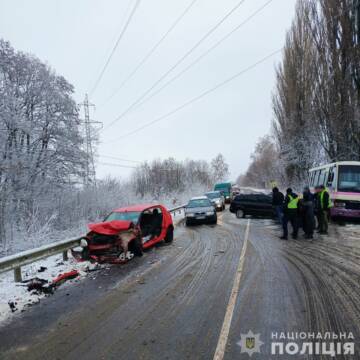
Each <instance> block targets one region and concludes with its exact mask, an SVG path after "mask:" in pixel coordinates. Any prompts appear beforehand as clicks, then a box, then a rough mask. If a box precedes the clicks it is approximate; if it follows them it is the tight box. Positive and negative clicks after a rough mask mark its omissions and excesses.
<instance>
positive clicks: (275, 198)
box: [272, 187, 284, 224]
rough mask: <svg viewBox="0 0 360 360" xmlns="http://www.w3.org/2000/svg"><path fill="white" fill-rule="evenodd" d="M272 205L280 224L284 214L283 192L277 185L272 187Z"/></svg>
mask: <svg viewBox="0 0 360 360" xmlns="http://www.w3.org/2000/svg"><path fill="white" fill-rule="evenodd" d="M272 206H273V207H274V209H275V212H276V217H277V219H278V221H279V223H280V224H282V220H283V216H284V212H283V209H284V194H283V193H282V192H281V191H279V189H278V188H277V187H274V188H273V190H272Z"/></svg>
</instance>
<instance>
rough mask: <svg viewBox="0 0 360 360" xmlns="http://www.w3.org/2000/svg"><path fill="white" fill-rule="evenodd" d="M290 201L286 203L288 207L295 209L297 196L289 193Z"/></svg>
mask: <svg viewBox="0 0 360 360" xmlns="http://www.w3.org/2000/svg"><path fill="white" fill-rule="evenodd" d="M288 197H289V199H290V201H289V203H288V206H287V207H288V209H297V207H298V202H299V198H298V197H296V198H293V197H292V196H291V195H288Z"/></svg>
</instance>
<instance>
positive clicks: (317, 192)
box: [313, 186, 320, 230]
mask: <svg viewBox="0 0 360 360" xmlns="http://www.w3.org/2000/svg"><path fill="white" fill-rule="evenodd" d="M313 196H314V213H315V217H316V222H317V226H316V230H320V187H319V186H315V193H314V194H313Z"/></svg>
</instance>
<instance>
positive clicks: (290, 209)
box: [280, 188, 299, 240]
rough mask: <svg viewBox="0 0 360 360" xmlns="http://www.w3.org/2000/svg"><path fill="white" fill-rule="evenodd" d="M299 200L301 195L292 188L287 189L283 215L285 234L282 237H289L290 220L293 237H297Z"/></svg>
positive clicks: (284, 238)
mask: <svg viewBox="0 0 360 360" xmlns="http://www.w3.org/2000/svg"><path fill="white" fill-rule="evenodd" d="M298 202H299V197H298V195H297V194H295V193H294V192H293V191H292V189H291V188H288V189H287V190H286V196H285V201H284V216H283V223H282V226H283V231H284V233H283V236H282V237H281V238H280V239H283V240H287V239H288V223H289V221H290V223H291V226H292V229H293V232H292V234H291V235H292V238H293V239H297V235H298Z"/></svg>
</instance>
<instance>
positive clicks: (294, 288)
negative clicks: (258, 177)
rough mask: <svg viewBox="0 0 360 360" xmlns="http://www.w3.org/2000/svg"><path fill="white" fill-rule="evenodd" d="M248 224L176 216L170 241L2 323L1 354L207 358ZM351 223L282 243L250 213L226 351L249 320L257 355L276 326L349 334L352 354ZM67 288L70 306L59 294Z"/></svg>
mask: <svg viewBox="0 0 360 360" xmlns="http://www.w3.org/2000/svg"><path fill="white" fill-rule="evenodd" d="M246 224H247V220H241V219H236V218H235V217H234V216H233V215H231V214H229V213H224V214H223V215H221V216H220V217H219V224H218V225H217V226H209V225H206V226H191V227H184V226H180V227H178V228H177V232H176V237H175V240H174V243H173V244H172V245H169V246H164V247H159V248H156V249H153V250H152V251H150V252H148V253H146V254H145V256H144V257H143V258H142V259H141V261H134V262H133V263H129V264H128V265H129V266H128V267H127V270H126V271H123V270H119V267H112V268H111V269H110V270H109V272H108V273H107V276H106V277H102V276H101V275H100V274H99V275H98V276H97V278H96V279H94V280H88V281H85V282H83V283H81V284H80V285H79V287H78V289H76V288H75V287H74V288H73V289H68V290H67V291H68V292H69V293H70V296H68V297H66V296H62V293H61V291H59V292H58V293H56V294H55V296H54V297H51V298H49V299H47V301H48V305H46V306H45V305H44V306H42V307H38V308H36V307H34V308H32V309H31V311H29V314H25V317H24V318H23V319H25V320H21V319H19V320H16V321H14V322H13V323H12V324H9V326H8V327H7V328H2V329H0V334H1V340H2V341H1V344H0V351H1V353H2V356H3V358H4V359H30V360H31V359H50V358H51V359H83V358H86V359H155V358H156V359H212V358H213V356H214V353H215V348H216V345H217V343H218V341H219V334H220V330H221V328H222V324H223V321H224V315H225V312H226V309H227V305H228V301H229V297H230V292H231V288H232V285H233V282H234V276H235V274H236V272H237V265H238V262H239V257H240V253H241V250H242V247H243V243H244V234H245V229H246ZM354 231H355V232H354ZM356 231H357V229H356V227H355V228H352V227H351V226H346V227H344V228H338V227H331V231H330V236H329V237H320V236H317V237H316V238H315V239H314V241H308V240H302V239H299V240H296V241H293V240H291V241H287V242H286V241H281V240H279V239H278V235H279V234H278V232H279V228H278V226H277V225H274V223H273V221H272V220H265V219H252V220H251V227H250V232H249V243H248V248H247V251H246V254H245V262H244V270H243V275H242V279H241V283H240V291H239V293H238V296H237V300H236V304H235V308H234V314H233V319H232V323H231V327H230V333H229V337H228V339H227V345H226V351H225V354H224V359H226V360H227V359H228V360H230V359H242V358H245V357H248V355H247V354H244V353H242V352H241V348H240V346H239V340H240V336H241V334H246V333H247V332H248V331H249V330H252V331H253V332H254V333H259V334H260V336H261V340H262V341H264V343H265V344H264V345H263V346H262V348H261V354H255V355H254V356H253V358H255V359H269V358H276V355H271V348H270V340H271V334H272V333H273V332H275V331H276V332H295V331H296V332H315V333H318V332H320V333H322V334H324V333H326V332H331V333H332V332H334V333H336V334H339V333H344V332H352V333H353V334H354V338H355V343H356V353H359V348H358V339H359V338H360V332H359V324H360V305H359V304H360V301H359V300H360V288H359V279H360V262H359V260H360V247H359V244H358V243H357V241H358V240H357V239H358V238H357V232H356ZM125 268H126V266H124V267H123V268H122V269H125ZM125 274H126V275H125ZM79 289H80V290H79ZM64 298H67V300H66V301H68V306H65V305H64V304H63V303H62V304H60V303H59V302H60V301H64ZM49 300H50V301H49ZM76 304H81V306H76ZM46 314H48V315H49V317H48V319H47V318H46ZM42 315H45V316H42ZM15 334H16V336H15ZM282 358H284V359H287V358H289V359H295V358H307V359H312V358H314V359H328V358H329V357H328V356H325V355H317V356H315V355H313V357H312V356H311V355H306V356H304V355H299V354H298V355H295V356H290V355H284V356H283V357H282ZM336 359H349V357H347V356H344V355H337V356H336Z"/></svg>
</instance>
